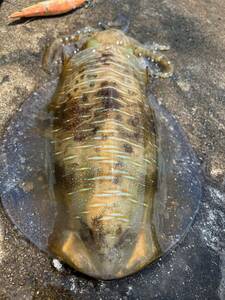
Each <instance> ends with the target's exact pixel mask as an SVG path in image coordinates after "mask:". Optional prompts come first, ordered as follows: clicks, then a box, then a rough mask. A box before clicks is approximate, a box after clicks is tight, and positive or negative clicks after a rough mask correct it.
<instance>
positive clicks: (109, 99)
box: [96, 87, 122, 109]
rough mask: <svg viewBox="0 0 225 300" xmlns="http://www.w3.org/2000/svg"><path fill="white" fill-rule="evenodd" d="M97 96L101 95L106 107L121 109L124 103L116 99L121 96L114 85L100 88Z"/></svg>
mask: <svg viewBox="0 0 225 300" xmlns="http://www.w3.org/2000/svg"><path fill="white" fill-rule="evenodd" d="M96 96H97V97H101V98H102V101H103V105H104V108H105V109H108V108H110V109H119V108H121V107H122V105H121V104H120V103H119V102H118V101H116V99H118V98H119V97H120V94H119V92H118V91H117V90H116V89H115V88H112V87H103V88H101V89H99V90H98V92H97V94H96Z"/></svg>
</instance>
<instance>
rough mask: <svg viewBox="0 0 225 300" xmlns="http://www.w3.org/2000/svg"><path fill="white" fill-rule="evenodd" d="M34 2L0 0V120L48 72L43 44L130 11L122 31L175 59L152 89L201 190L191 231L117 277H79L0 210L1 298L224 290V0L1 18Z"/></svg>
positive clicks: (167, 298)
mask: <svg viewBox="0 0 225 300" xmlns="http://www.w3.org/2000/svg"><path fill="white" fill-rule="evenodd" d="M32 2H33V1H29V0H27V1H26V0H21V1H20V2H18V1H15V0H11V1H1V4H0V128H1V134H3V132H4V128H5V124H6V122H7V120H9V118H10V117H12V116H13V114H15V113H16V111H17V109H18V108H19V107H20V105H21V104H22V103H23V101H24V100H25V99H26V98H27V97H28V95H29V94H30V93H31V92H32V91H33V90H35V89H36V88H38V87H39V86H41V85H42V84H43V83H44V82H46V81H48V75H47V74H46V73H45V72H44V71H43V70H42V68H41V55H42V51H43V48H44V46H45V44H46V43H47V42H48V41H49V40H50V39H53V38H54V37H58V36H60V35H64V34H69V33H73V32H75V31H76V30H78V29H80V28H82V27H84V26H87V25H89V26H93V27H96V26H97V24H98V22H99V21H103V20H106V21H111V20H112V19H114V18H115V17H116V16H117V15H118V14H119V13H120V12H121V11H122V12H123V13H124V14H126V15H127V16H129V18H130V27H129V31H128V34H129V35H131V36H133V37H135V38H136V39H137V40H139V41H141V42H142V43H147V42H150V43H151V42H157V43H159V44H168V45H170V47H171V49H170V51H169V52H168V54H167V55H168V56H169V57H170V59H171V61H172V62H173V63H174V65H175V73H174V75H173V77H172V78H171V79H169V80H154V82H153V84H152V94H154V95H155V96H156V97H157V99H158V101H160V102H161V103H163V105H164V106H165V107H166V108H167V109H168V111H170V112H171V113H172V114H173V115H174V116H175V117H176V119H177V120H178V121H179V123H180V124H181V126H182V127H183V129H184V131H185V133H186V135H187V136H188V139H189V141H190V143H191V144H192V146H193V148H194V150H195V151H196V153H197V156H198V158H199V159H200V161H201V167H202V170H203V173H204V177H205V182H204V187H205V188H204V199H203V202H202V205H201V207H200V211H199V214H198V216H197V218H196V220H195V224H194V226H193V227H192V230H191V231H190V233H189V234H188V235H187V237H186V238H185V240H184V241H183V242H182V243H180V245H179V246H177V247H176V249H175V250H174V251H172V252H171V253H170V254H169V255H167V256H166V257H164V258H162V259H161V260H160V261H158V262H157V263H155V264H153V265H152V266H150V267H149V268H147V269H145V270H143V271H142V272H140V273H138V274H135V275H133V276H131V277H129V278H125V279H121V280H118V281H110V282H103V281H97V280H92V279H89V278H86V277H84V276H82V275H80V274H78V273H75V272H74V271H72V270H71V269H70V268H68V267H66V266H62V267H61V268H59V270H57V269H56V268H55V267H54V266H53V264H52V260H51V259H50V258H49V257H48V256H47V255H46V254H44V253H42V252H41V251H40V250H39V249H37V248H36V247H35V246H33V245H32V244H31V243H30V242H29V241H27V240H26V239H25V238H24V237H23V235H22V234H21V233H20V232H19V231H18V230H17V229H16V228H15V227H14V226H13V225H12V223H11V221H10V220H9V218H8V217H7V216H6V214H5V212H4V210H3V209H2V208H1V209H0V269H1V270H0V299H1V300H4V299H13V300H14V299H18V300H20V299H26V300H27V299H82V300H83V299H85V300H86V299H107V300H108V299H124V300H125V299H159V300H175V299H179V300H180V299H182V300H189V299H191V300H194V299H198V300H207V299H208V300H212V299H213V300H217V299H220V300H223V299H225V272H224V270H225V246H224V240H225V227H224V218H225V209H224V203H225V195H224V192H225V153H224V149H225V59H224V57H225V55H224V53H225V22H224V16H225V3H224V1H223V0H215V1H212V0H207V1H205V0H198V1H197V0H189V1H184V0H181V1H176V0H164V1H163V0H151V1H149V0H140V1H135V0H132V1H130V0H124V1H119V0H113V1H110V0H101V1H96V3H95V5H94V6H93V7H88V8H85V7H83V8H80V9H78V10H76V11H74V12H71V13H69V14H66V15H64V16H59V17H50V18H34V19H30V20H29V21H24V20H22V21H18V22H9V20H8V18H7V17H8V15H9V14H10V13H12V12H14V11H15V10H18V9H20V8H22V7H25V6H27V5H30V4H31V3H32Z"/></svg>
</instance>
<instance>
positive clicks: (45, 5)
mask: <svg viewBox="0 0 225 300" xmlns="http://www.w3.org/2000/svg"><path fill="white" fill-rule="evenodd" d="M85 2H86V1H85V0H49V1H42V2H39V3H37V4H34V5H31V6H29V7H26V8H24V9H22V10H21V11H17V12H15V13H13V14H11V15H10V16H9V18H10V19H14V18H24V17H35V16H52V15H59V14H63V13H66V12H69V11H70V10H72V9H75V8H77V7H80V6H81V5H83V4H84V3H85Z"/></svg>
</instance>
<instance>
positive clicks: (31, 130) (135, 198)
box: [0, 28, 202, 280]
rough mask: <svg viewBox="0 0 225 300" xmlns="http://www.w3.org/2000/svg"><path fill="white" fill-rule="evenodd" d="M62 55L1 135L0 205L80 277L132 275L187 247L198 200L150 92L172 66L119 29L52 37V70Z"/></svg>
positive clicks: (169, 119) (182, 152) (186, 157)
mask: <svg viewBox="0 0 225 300" xmlns="http://www.w3.org/2000/svg"><path fill="white" fill-rule="evenodd" d="M157 48H158V50H166V47H164V46H159V45H157ZM58 57H62V63H61V66H60V69H61V71H60V75H59V77H58V78H57V81H56V80H53V81H49V82H48V83H46V84H44V85H43V86H42V87H41V88H40V89H39V90H37V91H36V92H34V93H33V94H32V95H31V96H30V97H29V98H28V99H27V100H26V101H25V102H24V103H23V105H22V106H21V109H20V110H19V111H18V113H17V114H16V115H15V116H14V117H13V118H12V120H10V122H9V125H8V127H7V130H6V132H5V135H4V140H3V142H2V147H1V149H0V194H1V199H2V204H3V206H4V208H5V210H6V212H7V214H8V215H9V217H10V218H11V220H12V221H13V223H14V224H15V225H16V226H17V227H18V228H19V229H20V230H21V232H23V233H24V235H25V236H26V237H27V238H28V239H29V240H31V241H32V242H33V243H34V244H35V245H37V246H38V247H39V248H40V249H42V250H44V251H45V252H47V253H48V254H49V255H51V256H53V257H57V258H58V259H60V261H62V262H65V263H67V264H68V265H70V266H71V267H72V268H73V269H74V270H76V271H80V272H82V273H84V274H87V275H89V276H91V277H94V278H99V279H106V280H108V279H116V278H121V277H125V276H128V275H130V274H133V273H135V272H137V271H139V270H141V269H142V268H144V267H145V266H147V265H148V264H150V263H151V262H153V261H154V260H156V259H157V258H158V257H160V256H162V255H163V254H164V253H166V252H168V251H169V250H170V249H171V248H172V247H173V246H174V245H175V244H176V243H177V242H178V241H180V240H181V238H182V237H183V236H184V235H185V234H186V232H187V231H188V229H189V228H190V225H191V224H192V222H193V219H194V216H195V214H196V212H197V211H198V207H199V201H200V200H201V197H202V188H201V182H202V180H201V174H200V167H199V163H198V160H197V158H196V156H195V154H194V152H193V150H192V148H191V146H190V145H189V143H188V140H187V139H186V137H185V134H184V132H183V130H182V129H181V127H180V126H179V124H178V122H177V121H176V120H175V119H174V117H173V116H171V114H170V113H168V112H167V111H166V109H165V108H163V106H162V105H160V104H159V103H158V101H157V99H154V97H153V96H151V81H152V78H153V76H154V77H158V78H159V79H157V80H162V79H161V78H166V77H169V76H170V75H172V73H173V66H172V65H171V63H170V62H169V61H168V59H167V58H166V57H165V56H163V55H161V54H156V52H155V50H152V49H151V48H147V47H145V46H143V45H141V44H140V43H139V42H138V41H136V40H134V39H132V38H130V37H128V36H127V35H125V34H124V33H123V32H122V31H119V30H115V29H109V30H105V31H96V30H94V29H92V28H87V29H84V30H82V31H80V32H77V33H75V34H74V35H72V36H66V37H64V38H62V39H57V40H55V41H54V42H53V43H52V44H51V45H50V46H49V47H48V48H47V49H46V51H45V55H44V57H43V63H44V67H45V69H47V70H51V66H53V65H54V64H53V63H54V62H55V61H56V59H57V58H58ZM150 61H151V64H150V63H149V62H150ZM154 64H155V67H154V68H152V65H154Z"/></svg>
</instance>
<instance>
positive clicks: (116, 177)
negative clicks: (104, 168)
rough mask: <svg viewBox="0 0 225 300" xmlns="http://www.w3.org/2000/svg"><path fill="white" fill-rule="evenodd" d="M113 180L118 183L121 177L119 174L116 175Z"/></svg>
mask: <svg viewBox="0 0 225 300" xmlns="http://www.w3.org/2000/svg"><path fill="white" fill-rule="evenodd" d="M112 182H113V183H114V184H118V183H119V182H120V177H119V176H115V177H114V178H113V180H112Z"/></svg>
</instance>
